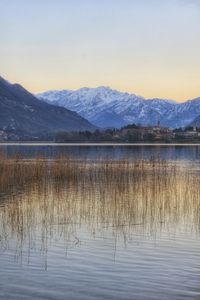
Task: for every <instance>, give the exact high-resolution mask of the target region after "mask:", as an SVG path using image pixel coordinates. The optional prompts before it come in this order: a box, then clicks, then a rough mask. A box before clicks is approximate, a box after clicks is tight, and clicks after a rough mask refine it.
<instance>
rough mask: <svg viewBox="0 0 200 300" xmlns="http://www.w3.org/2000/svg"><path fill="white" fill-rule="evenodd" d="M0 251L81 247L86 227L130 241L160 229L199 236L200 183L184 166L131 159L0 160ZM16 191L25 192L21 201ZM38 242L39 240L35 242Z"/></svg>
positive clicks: (21, 195) (193, 173)
mask: <svg viewBox="0 0 200 300" xmlns="http://www.w3.org/2000/svg"><path fill="white" fill-rule="evenodd" d="M0 172H1V173H0V174H1V176H0V187H1V191H4V192H7V193H9V196H7V197H6V196H5V199H4V203H3V205H2V207H1V208H0V220H1V223H0V236H1V241H0V245H1V246H2V247H4V248H6V247H7V244H8V243H9V241H10V240H11V239H12V238H15V240H16V241H17V249H18V250H20V249H22V248H23V247H24V245H25V244H26V245H27V244H28V248H34V247H36V248H37V245H36V241H37V242H38V240H39V241H40V248H41V250H43V251H46V250H47V247H48V245H49V243H50V241H52V240H56V239H59V238H61V237H62V238H65V240H66V244H69V243H72V244H74V245H77V244H79V242H80V240H81V239H79V238H78V236H77V235H78V232H79V231H80V228H83V227H84V228H87V230H88V231H89V232H90V233H91V234H93V235H95V234H96V233H97V232H98V233H101V234H105V233H106V232H109V233H110V234H112V236H114V237H116V236H117V235H120V236H123V238H124V240H125V241H126V239H127V238H129V237H130V236H131V235H132V234H134V233H135V232H139V233H140V234H146V235H152V234H154V235H155V234H156V233H157V232H158V231H162V229H163V230H168V229H170V228H174V230H181V228H182V227H183V228H184V230H185V228H187V230H188V231H192V232H194V230H195V231H197V232H198V230H199V225H200V219H199V218H200V214H199V212H200V189H199V184H200V177H199V175H198V170H197V171H195V172H194V171H193V172H190V171H189V169H188V168H186V167H185V165H184V164H178V163H172V162H166V161H160V160H157V159H156V160H154V159H152V160H149V161H144V160H139V161H129V160H127V159H124V160H118V161H107V160H101V159H99V160H96V161H89V160H85V161H78V160H73V159H71V158H64V157H62V158H55V159H54V160H47V159H44V158H41V157H40V158H37V159H34V160H31V161H24V160H22V159H19V158H14V159H6V158H4V159H2V158H1V159H0ZM17 186H20V187H21V194H18V195H14V194H13V188H14V187H15V189H14V191H16V190H17ZM36 237H37V238H36Z"/></svg>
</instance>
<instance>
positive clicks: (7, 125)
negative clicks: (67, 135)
mask: <svg viewBox="0 0 200 300" xmlns="http://www.w3.org/2000/svg"><path fill="white" fill-rule="evenodd" d="M94 129H95V126H93V125H92V124H90V123H89V122H88V121H87V120H85V119H84V118H83V117H81V116H79V115H78V114H77V113H76V112H72V111H70V110H68V109H66V108H62V107H56V106H54V105H50V104H47V103H45V102H42V101H40V100H38V99H37V98H36V97H35V96H34V95H32V94H31V93H29V92H28V91H27V90H25V89H24V88H23V87H22V86H20V85H18V84H11V83H9V82H8V81H6V80H4V79H3V78H2V77H0V130H4V131H13V132H17V133H19V134H26V135H30V136H31V135H38V134H46V133H55V132H57V131H60V130H65V131H72V130H94Z"/></svg>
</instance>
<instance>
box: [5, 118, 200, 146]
mask: <svg viewBox="0 0 200 300" xmlns="http://www.w3.org/2000/svg"><path fill="white" fill-rule="evenodd" d="M6 141H7V142H9V141H19V142H20V141H55V142H59V143H68V142H69V143H73V142H74V143H75V142H83V143H84V142H94V143H95V142H119V143H120V142H123V143H134V142H135V143H136V142H155V143H156V142H164V143H173V142H180V143H181V142H182V143H184V142H194V143H195V142H200V128H197V127H196V126H188V127H186V128H178V129H170V128H166V127H161V126H160V122H158V124H157V125H156V126H152V127H145V126H141V125H135V124H131V125H127V126H125V127H122V128H121V129H115V128H114V129H102V130H100V129H97V130H95V131H94V132H91V131H74V132H65V131H61V132H57V133H56V134H43V135H42V136H32V137H30V136H27V135H25V134H21V133H19V132H16V131H15V132H14V131H12V130H8V131H6V130H0V142H6Z"/></svg>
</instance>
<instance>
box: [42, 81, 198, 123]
mask: <svg viewBox="0 0 200 300" xmlns="http://www.w3.org/2000/svg"><path fill="white" fill-rule="evenodd" d="M37 97H38V98H39V99H41V100H43V101H45V102H48V103H51V104H54V105H59V106H62V107H65V108H68V109H71V110H73V111H76V112H77V113H79V114H80V115H81V116H83V117H84V118H86V119H88V120H89V121H90V122H92V123H93V124H95V125H96V126H99V127H118V128H119V127H121V126H123V125H126V124H130V123H136V124H139V123H140V124H142V125H147V126H148V125H155V124H157V122H158V121H160V123H161V125H162V126H167V127H171V128H177V127H184V126H187V125H188V124H190V123H191V122H192V121H193V120H194V119H195V118H196V117H197V116H198V115H200V98H197V99H194V100H191V101H187V102H184V103H177V102H175V101H171V100H164V99H148V100H147V99H145V98H143V97H140V96H136V95H134V94H129V93H122V92H119V91H116V90H112V89H110V88H109V87H98V88H81V89H79V90H76V91H71V90H63V91H48V92H44V93H40V94H38V95H37Z"/></svg>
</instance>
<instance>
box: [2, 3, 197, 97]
mask: <svg viewBox="0 0 200 300" xmlns="http://www.w3.org/2000/svg"><path fill="white" fill-rule="evenodd" d="M0 75H1V76H2V77H4V78H5V79H7V80H9V81H11V82H18V83H20V84H22V85H23V86H24V87H25V88H27V89H29V90H30V91H31V92H34V93H36V92H42V91H45V90H52V89H78V88H81V87H97V86H110V87H111V88H114V89H117V90H121V91H126V92H130V93H135V94H137V95H141V96H144V97H146V98H155V97H157V98H167V99H175V100H177V101H185V100H188V99H193V98H195V97H199V96H200V0H166V1H165V0H162V1H161V0H28V1H27V0H9V1H8V0H0Z"/></svg>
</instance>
